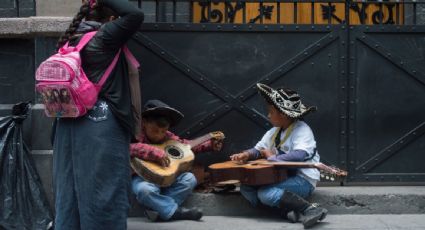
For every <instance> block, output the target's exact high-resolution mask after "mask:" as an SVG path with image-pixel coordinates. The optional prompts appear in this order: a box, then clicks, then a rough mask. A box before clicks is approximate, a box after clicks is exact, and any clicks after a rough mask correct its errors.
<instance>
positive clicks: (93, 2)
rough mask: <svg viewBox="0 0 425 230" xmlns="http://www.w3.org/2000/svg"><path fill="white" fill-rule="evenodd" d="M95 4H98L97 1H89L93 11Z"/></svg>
mask: <svg viewBox="0 0 425 230" xmlns="http://www.w3.org/2000/svg"><path fill="white" fill-rule="evenodd" d="M95 4H96V0H89V6H90V9H93V8H94V5H95Z"/></svg>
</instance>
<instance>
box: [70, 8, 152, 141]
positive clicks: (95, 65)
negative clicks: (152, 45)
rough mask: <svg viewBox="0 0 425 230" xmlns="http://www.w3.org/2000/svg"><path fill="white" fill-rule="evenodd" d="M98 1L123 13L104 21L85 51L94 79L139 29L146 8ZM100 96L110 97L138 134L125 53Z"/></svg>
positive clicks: (126, 124) (119, 114)
mask: <svg viewBox="0 0 425 230" xmlns="http://www.w3.org/2000/svg"><path fill="white" fill-rule="evenodd" d="M98 4H100V5H104V6H107V7H109V8H110V9H112V10H114V11H115V12H117V13H118V15H119V16H120V17H119V18H118V19H116V20H113V21H110V22H107V23H105V24H103V25H102V26H101V27H100V28H99V30H98V32H97V33H96V35H95V36H94V37H93V39H92V40H90V42H89V43H88V44H87V45H86V46H85V47H84V49H83V50H82V52H81V59H82V66H83V69H84V72H85V73H86V75H87V77H88V78H89V80H91V81H92V82H98V81H99V80H100V78H101V77H102V75H103V73H104V72H105V70H106V69H107V67H108V66H109V65H110V64H111V62H112V60H113V58H114V57H115V55H116V54H117V52H118V50H119V49H120V48H121V47H122V46H123V45H125V44H126V43H127V41H128V40H129V39H130V38H131V37H132V36H133V34H134V33H135V32H136V31H137V30H138V29H139V27H140V25H141V24H142V22H143V19H144V14H143V12H142V11H141V10H140V9H138V8H136V7H135V5H132V4H131V3H129V1H128V0H98ZM85 32H89V31H85ZM77 41H78V39H76V40H75V42H77ZM70 43H72V42H70ZM99 98H102V99H104V100H106V101H107V103H108V105H109V106H110V108H111V111H112V113H113V114H114V115H115V116H116V118H117V119H118V120H119V122H120V123H121V124H122V126H123V127H124V128H125V129H127V130H128V131H129V132H131V133H132V134H134V125H133V124H134V118H133V115H132V112H131V111H132V110H131V95H130V88H129V79H128V66H127V61H126V58H125V55H124V54H123V53H121V55H120V58H119V59H118V62H117V65H116V66H115V68H114V70H113V71H112V72H111V75H110V76H109V77H108V79H107V80H106V82H105V84H104V85H103V88H102V90H101V92H100V94H99Z"/></svg>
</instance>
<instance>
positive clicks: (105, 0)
mask: <svg viewBox="0 0 425 230" xmlns="http://www.w3.org/2000/svg"><path fill="white" fill-rule="evenodd" d="M143 18H144V15H143V13H142V12H141V11H140V10H139V9H137V8H135V7H134V6H133V5H132V4H130V3H129V2H128V0H85V1H83V4H82V6H81V8H80V11H79V12H78V14H77V15H76V16H75V17H74V19H73V20H72V22H71V25H70V26H69V28H68V29H67V31H66V32H65V34H64V35H63V36H62V37H61V38H60V39H59V42H58V48H59V47H61V46H62V45H64V44H65V43H66V42H69V43H70V45H73V46H74V45H76V44H78V41H79V40H80V39H81V37H82V35H83V34H85V33H87V32H91V31H98V32H97V33H96V35H95V36H94V37H93V39H91V40H90V42H89V43H88V44H87V45H86V46H85V48H84V49H83V50H82V51H81V59H82V66H83V69H84V71H85V73H86V74H87V77H88V78H89V80H91V81H92V82H98V81H99V79H100V78H101V76H102V75H103V73H104V72H105V70H106V68H107V67H108V66H109V65H110V64H111V62H112V60H113V58H114V57H115V55H116V54H117V52H118V50H119V49H120V48H121V47H122V46H123V45H125V44H126V42H127V41H128V40H129V39H130V37H131V36H132V35H133V34H134V33H135V32H136V31H137V29H138V28H139V27H140V25H141V23H142V22H143ZM128 74H129V70H128V66H127V61H126V58H125V55H124V54H123V53H122V52H121V54H120V57H119V59H118V62H117V64H116V66H115V68H114V69H113V71H112V72H111V75H110V76H109V77H108V79H107V80H106V82H105V84H104V85H103V87H102V89H101V91H100V93H99V99H98V101H97V103H96V105H95V106H94V107H93V109H92V110H90V111H89V112H88V113H87V114H86V115H85V116H83V117H78V118H60V119H58V120H57V125H56V133H55V140H54V146H53V175H54V176H53V177H54V178H53V179H54V189H55V209H56V218H55V230H62V229H72V230H76V229H122V230H124V229H126V228H127V213H128V209H129V200H128V194H129V191H130V190H129V189H130V184H129V182H130V180H129V177H130V165H129V161H130V159H129V156H130V154H129V145H130V139H131V137H132V136H134V134H135V130H134V127H135V126H134V121H135V119H136V118H135V117H134V116H133V113H132V106H131V104H132V98H131V94H130V82H129V77H128ZM138 90H140V89H138Z"/></svg>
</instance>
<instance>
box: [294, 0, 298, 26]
mask: <svg viewBox="0 0 425 230" xmlns="http://www.w3.org/2000/svg"><path fill="white" fill-rule="evenodd" d="M294 24H298V4H297V2H294Z"/></svg>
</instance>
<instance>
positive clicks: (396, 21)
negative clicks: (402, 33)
mask: <svg viewBox="0 0 425 230" xmlns="http://www.w3.org/2000/svg"><path fill="white" fill-rule="evenodd" d="M395 17H396V19H395V23H396V25H399V24H400V3H398V2H397V3H396V4H395Z"/></svg>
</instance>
